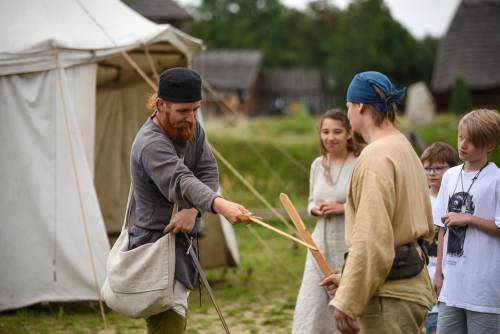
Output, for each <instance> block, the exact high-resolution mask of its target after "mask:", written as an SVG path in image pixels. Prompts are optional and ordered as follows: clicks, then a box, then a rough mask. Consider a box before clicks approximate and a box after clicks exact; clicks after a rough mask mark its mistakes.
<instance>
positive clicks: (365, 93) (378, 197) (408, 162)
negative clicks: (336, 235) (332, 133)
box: [330, 72, 435, 334]
mask: <svg viewBox="0 0 500 334" xmlns="http://www.w3.org/2000/svg"><path fill="white" fill-rule="evenodd" d="M403 95H404V90H400V91H398V90H397V89H396V88H395V87H394V86H393V85H392V83H391V82H390V80H389V79H388V78H387V77H386V76H385V75H383V74H382V73H378V72H363V73H360V74H357V75H356V76H355V77H354V79H353V81H352V82H351V85H350V87H349V90H348V94H347V108H348V116H349V120H350V122H351V125H352V128H353V130H354V131H356V132H358V133H359V134H361V135H362V137H363V138H364V139H365V141H366V142H367V143H368V146H367V147H366V148H365V149H364V150H363V152H362V153H361V155H360V156H359V160H358V162H357V164H356V166H355V167H354V171H353V175H352V178H351V183H350V186H349V194H348V198H347V204H346V210H345V214H346V224H347V225H346V243H347V247H348V251H349V253H348V256H347V259H346V263H345V267H344V271H343V273H342V276H341V279H340V283H339V285H338V288H337V289H336V293H335V297H334V299H332V301H331V302H330V305H332V306H334V307H335V319H336V323H337V328H338V329H339V330H340V331H341V332H342V333H357V332H361V333H391V334H394V333H405V334H407V333H419V332H420V330H421V327H422V324H423V322H424V319H425V315H426V313H427V310H428V309H430V308H431V307H432V305H433V304H434V302H435V296H434V292H433V289H432V286H431V280H430V278H429V275H428V273H427V270H420V271H419V272H418V271H417V272H416V273H412V274H411V277H407V278H402V279H392V278H391V279H390V280H388V276H389V273H390V272H391V268H392V265H393V261H394V258H395V254H396V251H395V249H396V248H398V247H400V246H404V245H410V246H412V245H413V247H414V249H416V251H417V253H418V255H419V256H421V255H422V250H421V248H420V247H419V246H418V245H416V241H417V240H418V239H422V238H425V239H432V236H433V222H432V210H431V205H430V202H429V193H428V189H427V183H426V178H425V173H424V170H423V168H422V165H421V163H420V160H419V158H418V157H417V155H416V153H415V152H414V150H413V148H412V147H411V145H410V143H409V142H408V141H407V140H406V138H405V137H404V136H403V134H401V133H400V132H399V131H398V130H397V129H396V128H395V127H394V121H395V103H396V102H397V101H398V100H399V99H400V98H401V97H402V96H403ZM415 245H416V246H415ZM418 260H420V258H418Z"/></svg>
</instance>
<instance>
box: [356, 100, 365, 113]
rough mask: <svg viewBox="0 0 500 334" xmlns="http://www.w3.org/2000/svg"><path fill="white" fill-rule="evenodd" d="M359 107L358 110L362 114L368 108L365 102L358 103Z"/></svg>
mask: <svg viewBox="0 0 500 334" xmlns="http://www.w3.org/2000/svg"><path fill="white" fill-rule="evenodd" d="M357 108H358V112H359V113H360V114H362V113H363V112H365V110H366V105H365V104H364V103H358V105H357Z"/></svg>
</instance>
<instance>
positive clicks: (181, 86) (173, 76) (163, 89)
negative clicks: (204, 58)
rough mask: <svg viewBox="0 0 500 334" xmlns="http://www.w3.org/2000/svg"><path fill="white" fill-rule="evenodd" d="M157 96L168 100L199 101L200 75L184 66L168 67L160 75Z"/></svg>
mask: <svg viewBox="0 0 500 334" xmlns="http://www.w3.org/2000/svg"><path fill="white" fill-rule="evenodd" d="M158 97H159V98H161V99H163V100H165V101H170V102H197V101H201V77H200V75H199V74H198V73H196V72H195V71H193V70H190V69H189V68H185V67H176V68H171V69H168V70H166V71H164V72H163V73H162V74H161V75H160V83H159V85H158Z"/></svg>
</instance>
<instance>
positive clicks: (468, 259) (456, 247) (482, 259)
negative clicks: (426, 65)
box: [434, 109, 500, 334]
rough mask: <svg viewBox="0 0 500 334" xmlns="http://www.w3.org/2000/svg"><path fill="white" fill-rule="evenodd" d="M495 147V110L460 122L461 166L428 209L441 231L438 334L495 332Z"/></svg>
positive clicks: (498, 297)
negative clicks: (443, 233) (491, 153)
mask: <svg viewBox="0 0 500 334" xmlns="http://www.w3.org/2000/svg"><path fill="white" fill-rule="evenodd" d="M499 144H500V114H499V113H498V111H496V110H488V109H478V110H473V111H471V112H469V113H468V114H466V115H465V116H464V117H462V119H461V120H460V122H459V125H458V155H459V158H460V160H462V161H463V162H464V163H463V164H462V165H459V166H456V167H453V168H450V169H448V170H447V171H446V172H445V173H444V175H443V179H442V182H441V188H440V190H439V193H438V196H437V198H436V200H435V205H434V223H435V224H436V225H438V226H440V227H441V228H443V229H445V231H446V232H445V236H444V242H443V243H440V244H439V245H438V258H440V257H442V262H443V273H442V276H443V277H444V280H443V282H442V288H441V291H440V293H439V314H438V324H437V332H438V333H439V334H466V333H480V334H493V333H495V334H498V333H500V284H499V279H500V169H499V168H498V167H497V166H496V165H495V163H494V162H489V161H488V154H489V153H490V152H492V151H493V150H495V149H496V148H497V147H498V145H499ZM438 266H439V264H438ZM437 269H438V268H437Z"/></svg>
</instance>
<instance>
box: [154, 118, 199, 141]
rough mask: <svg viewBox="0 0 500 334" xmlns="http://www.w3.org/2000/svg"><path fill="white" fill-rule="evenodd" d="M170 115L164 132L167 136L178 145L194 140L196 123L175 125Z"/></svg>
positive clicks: (164, 126) (165, 123) (166, 119)
mask: <svg viewBox="0 0 500 334" xmlns="http://www.w3.org/2000/svg"><path fill="white" fill-rule="evenodd" d="M169 116H170V115H168V114H167V117H166V118H165V122H164V124H162V126H163V130H164V131H165V132H166V133H167V136H168V137H169V138H170V139H172V140H173V141H174V142H175V143H177V144H184V143H186V142H187V141H188V140H189V139H191V138H193V136H194V130H196V122H193V123H190V122H181V123H180V124H174V123H173V122H171V120H170V117H169Z"/></svg>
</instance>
